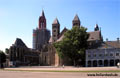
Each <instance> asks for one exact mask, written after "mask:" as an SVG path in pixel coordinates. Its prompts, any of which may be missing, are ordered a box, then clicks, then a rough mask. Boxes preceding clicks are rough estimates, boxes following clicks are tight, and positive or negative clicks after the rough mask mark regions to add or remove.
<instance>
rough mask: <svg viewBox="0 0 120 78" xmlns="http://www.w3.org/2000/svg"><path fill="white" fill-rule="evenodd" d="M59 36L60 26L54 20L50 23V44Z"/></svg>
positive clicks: (56, 20)
mask: <svg viewBox="0 0 120 78" xmlns="http://www.w3.org/2000/svg"><path fill="white" fill-rule="evenodd" d="M59 34H60V24H59V21H58V19H57V18H56V19H55V20H54V22H53V23H52V42H55V41H56V40H57V39H58V38H59Z"/></svg>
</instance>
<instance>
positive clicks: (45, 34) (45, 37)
mask: <svg viewBox="0 0 120 78" xmlns="http://www.w3.org/2000/svg"><path fill="white" fill-rule="evenodd" d="M49 38H50V31H49V30H48V29H46V18H45V15H44V11H42V15H41V16H40V17H39V22H38V28H36V29H34V30H33V49H36V50H41V49H42V47H43V45H45V44H48V41H49Z"/></svg>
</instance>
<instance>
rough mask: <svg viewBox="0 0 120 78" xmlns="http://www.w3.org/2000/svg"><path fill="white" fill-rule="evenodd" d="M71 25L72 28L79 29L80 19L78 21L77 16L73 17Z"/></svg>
mask: <svg viewBox="0 0 120 78" xmlns="http://www.w3.org/2000/svg"><path fill="white" fill-rule="evenodd" d="M72 23H73V27H74V26H78V27H80V19H79V17H78V15H77V14H76V15H75V17H74V19H73V21H72Z"/></svg>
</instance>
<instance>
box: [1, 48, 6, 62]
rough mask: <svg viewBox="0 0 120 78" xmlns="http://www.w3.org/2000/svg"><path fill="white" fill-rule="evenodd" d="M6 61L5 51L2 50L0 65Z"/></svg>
mask: <svg viewBox="0 0 120 78" xmlns="http://www.w3.org/2000/svg"><path fill="white" fill-rule="evenodd" d="M5 61H6V55H5V53H4V52H3V51H1V50H0V64H1V63H4V62H5Z"/></svg>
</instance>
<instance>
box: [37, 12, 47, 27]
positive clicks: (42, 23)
mask: <svg viewBox="0 0 120 78" xmlns="http://www.w3.org/2000/svg"><path fill="white" fill-rule="evenodd" d="M38 23H39V24H38V25H39V29H46V18H45V15H44V11H43V10H42V15H41V16H40V17H39V22H38Z"/></svg>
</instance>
